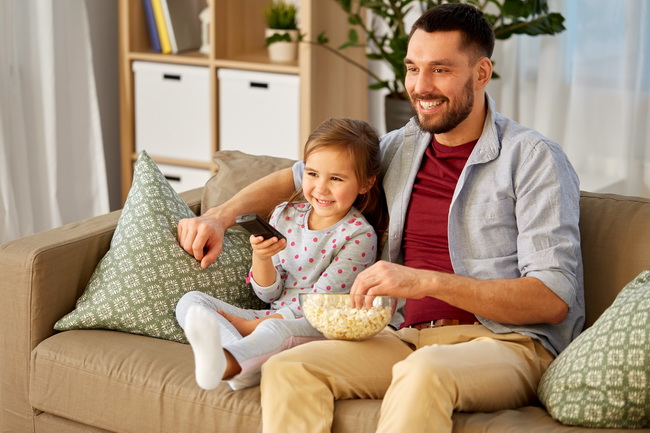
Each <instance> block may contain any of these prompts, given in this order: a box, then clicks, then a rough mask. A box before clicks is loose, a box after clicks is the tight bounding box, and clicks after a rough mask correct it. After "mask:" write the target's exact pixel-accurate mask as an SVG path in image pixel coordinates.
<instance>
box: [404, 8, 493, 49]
mask: <svg viewBox="0 0 650 433" xmlns="http://www.w3.org/2000/svg"><path fill="white" fill-rule="evenodd" d="M416 30H424V31H425V32H427V33H432V32H449V31H460V32H461V33H462V34H463V42H462V43H463V46H462V47H463V48H468V47H471V48H473V49H475V50H476V52H477V59H478V58H479V57H487V58H488V59H489V58H490V57H492V51H493V50H494V30H493V29H492V25H491V24H490V23H489V21H488V20H487V19H486V18H485V16H483V12H482V11H481V10H479V9H478V8H477V7H475V6H474V5H471V4H467V3H444V4H441V5H439V6H435V7H432V8H431V9H429V10H428V11H426V12H425V13H423V14H422V16H421V17H420V18H418V20H417V21H416V22H415V23H414V24H413V27H412V28H411V34H410V36H413V33H414V32H415V31H416Z"/></svg>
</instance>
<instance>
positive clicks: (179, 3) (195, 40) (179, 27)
mask: <svg viewBox="0 0 650 433" xmlns="http://www.w3.org/2000/svg"><path fill="white" fill-rule="evenodd" d="M162 3H163V11H166V17H167V21H166V23H167V30H168V32H169V39H170V43H171V46H172V52H174V53H179V52H183V51H190V50H198V49H199V48H200V47H201V42H202V41H201V21H200V19H199V15H200V13H201V10H202V6H203V5H204V3H203V2H201V1H198V0H162Z"/></svg>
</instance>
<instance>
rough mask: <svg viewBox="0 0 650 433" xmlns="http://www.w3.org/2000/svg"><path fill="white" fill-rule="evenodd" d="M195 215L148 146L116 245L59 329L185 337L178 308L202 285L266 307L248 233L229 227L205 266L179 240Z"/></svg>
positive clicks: (226, 297) (238, 302)
mask: <svg viewBox="0 0 650 433" xmlns="http://www.w3.org/2000/svg"><path fill="white" fill-rule="evenodd" d="M193 216H195V215H194V214H193V213H192V211H191V210H190V208H189V207H188V206H187V204H186V203H185V202H184V201H183V200H182V199H181V198H180V197H179V196H178V194H176V192H175V191H174V190H173V188H172V187H171V186H170V185H169V183H168V182H167V180H166V179H165V177H164V176H163V174H162V173H161V172H160V170H159V169H158V167H157V166H156V164H155V163H154V162H153V161H152V160H151V159H150V158H149V156H148V155H147V154H146V153H145V152H142V153H141V154H140V156H139V158H138V161H137V162H136V164H135V170H134V174H133V185H132V186H131V191H130V192H129V195H128V197H127V199H126V203H125V204H124V210H123V211H122V215H121V216H120V219H119V221H118V224H117V228H116V229H115V234H114V235H113V239H112V240H111V246H110V250H109V251H108V252H107V253H106V255H105V256H104V257H103V258H102V260H101V261H100V262H99V264H98V265H97V268H96V269H95V272H94V273H93V275H92V276H91V278H90V281H89V282H88V286H87V287H86V290H85V292H84V293H83V295H82V296H81V297H80V298H79V300H78V301H77V305H76V307H75V309H74V311H72V312H71V313H70V314H68V315H66V316H65V317H63V318H62V319H61V320H59V321H58V322H57V323H56V324H55V325H54V329H57V330H60V331H64V330H70V329H90V328H99V329H112V330H117V331H124V332H130V333H134V334H142V335H148V336H150V337H157V338H164V339H167V340H172V341H178V342H186V341H187V340H186V339H185V334H184V333H183V330H182V329H181V328H180V326H179V325H178V323H177V322H176V317H175V313H174V310H175V307H176V303H177V302H178V300H179V299H180V297H181V296H182V295H183V294H185V293H187V292H189V291H192V290H200V291H202V292H205V293H208V294H210V295H213V296H215V297H218V298H219V299H222V300H223V301H226V302H228V303H230V304H233V305H237V306H240V307H243V308H255V309H260V308H267V305H266V304H264V303H262V301H261V300H259V299H258V298H257V297H256V296H255V294H254V293H253V291H252V290H251V288H250V286H249V285H248V284H247V283H246V280H245V278H246V276H247V274H248V270H249V268H250V261H251V247H250V243H249V241H248V235H246V234H245V233H243V232H241V231H237V230H228V231H227V232H226V236H225V239H224V243H223V252H222V253H221V255H220V256H219V258H218V260H217V262H216V263H214V264H212V265H211V266H209V267H208V268H207V269H201V267H200V265H199V262H198V261H197V260H195V259H194V257H192V256H190V255H189V254H188V253H187V252H185V251H184V250H183V249H182V248H181V247H180V245H179V244H178V242H177V240H176V227H177V225H178V221H179V220H180V219H181V218H188V217H193Z"/></svg>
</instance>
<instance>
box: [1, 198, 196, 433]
mask: <svg viewBox="0 0 650 433" xmlns="http://www.w3.org/2000/svg"><path fill="white" fill-rule="evenodd" d="M201 194H202V188H199V189H195V190H192V191H188V192H186V193H183V194H181V197H182V198H183V199H184V200H185V201H186V202H187V203H188V205H189V206H190V208H191V209H192V210H193V211H194V212H195V213H197V212H199V211H200V203H201ZM120 214H121V211H114V212H111V213H109V214H105V215H101V216H97V217H94V218H90V219H87V220H85V221H81V222H77V223H73V224H68V225H65V226H63V227H59V228H55V229H52V230H48V231H45V232H42V233H37V234H34V235H31V236H27V237H24V238H21V239H17V240H15V241H12V242H8V243H6V244H4V245H2V246H0V276H1V278H0V299H2V300H3V305H5V307H4V308H3V312H2V314H0V365H2V368H1V369H0V410H2V412H3V413H2V415H1V416H0V431H32V429H33V426H31V423H32V421H31V419H32V416H33V413H32V408H31V406H30V405H29V401H28V383H29V362H30V355H31V351H32V349H34V347H36V346H37V345H38V344H39V343H40V342H41V341H43V340H44V339H46V338H48V337H49V336H51V335H52V334H54V332H55V331H54V329H53V326H54V324H55V323H56V321H57V320H59V319H60V318H61V317H63V316H64V315H65V314H67V313H69V312H70V311H72V310H73V309H74V306H75V304H76V301H77V299H78V298H79V297H80V296H81V294H82V293H83V291H84V289H85V288H86V285H87V283H88V281H89V280H90V277H91V275H92V273H93V271H94V270H95V267H96V266H97V264H98V263H99V261H100V260H101V258H102V257H104V255H105V254H106V252H107V251H108V249H109V247H110V243H111V238H112V237H113V232H114V231H115V227H116V226H117V221H118V219H119V216H120Z"/></svg>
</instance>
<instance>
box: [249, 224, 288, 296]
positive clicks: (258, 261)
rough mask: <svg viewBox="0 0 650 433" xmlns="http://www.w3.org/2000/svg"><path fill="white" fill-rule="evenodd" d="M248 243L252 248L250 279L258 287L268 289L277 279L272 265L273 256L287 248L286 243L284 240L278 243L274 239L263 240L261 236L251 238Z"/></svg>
mask: <svg viewBox="0 0 650 433" xmlns="http://www.w3.org/2000/svg"><path fill="white" fill-rule="evenodd" d="M250 242H251V245H252V246H253V260H252V265H251V274H252V275H251V277H252V278H253V280H255V282H256V283H257V284H258V285H259V286H262V287H268V286H270V285H271V284H273V283H274V282H275V281H276V279H277V277H278V272H277V270H276V269H275V266H274V265H273V256H274V255H275V254H277V253H279V252H280V251H282V250H283V249H284V248H285V247H286V246H287V241H286V239H282V240H279V241H278V240H277V239H276V238H271V239H267V240H264V238H263V237H262V236H257V237H256V236H251V238H250Z"/></svg>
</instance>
